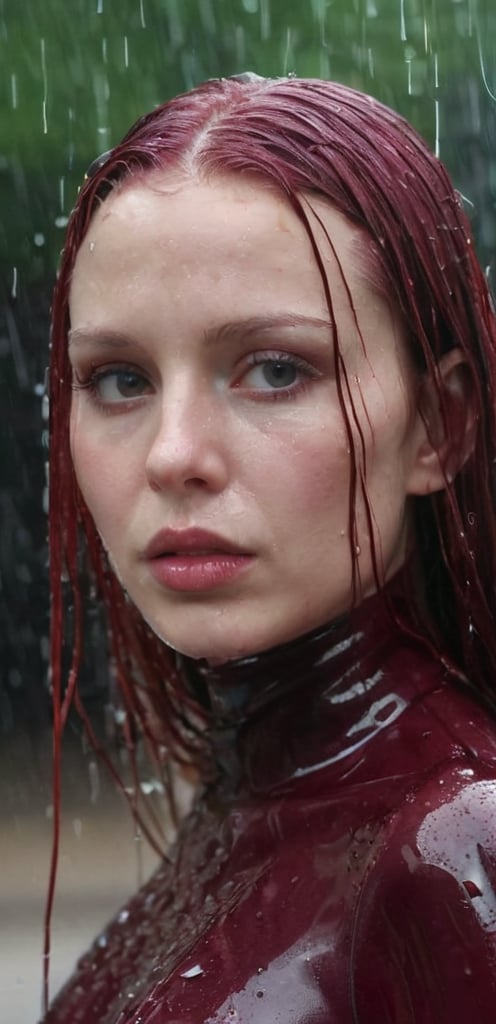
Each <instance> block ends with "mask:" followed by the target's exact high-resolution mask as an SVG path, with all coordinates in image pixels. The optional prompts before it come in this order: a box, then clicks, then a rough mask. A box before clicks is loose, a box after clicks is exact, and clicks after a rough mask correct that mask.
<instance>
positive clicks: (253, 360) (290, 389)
mask: <svg viewBox="0 0 496 1024" xmlns="http://www.w3.org/2000/svg"><path fill="white" fill-rule="evenodd" d="M269 363H272V364H275V363H279V364H286V365H288V366H290V367H293V368H294V369H295V370H296V371H299V373H300V375H302V377H303V378H304V379H300V380H299V381H298V380H297V381H295V383H294V384H290V385H287V386H286V387H280V388H277V387H274V388H271V387H267V388H266V389H265V388H253V389H251V391H252V395H251V397H253V398H254V400H255V401H262V402H264V401H281V400H283V401H286V402H287V401H288V400H291V399H294V398H297V397H298V396H299V395H300V394H301V393H302V392H304V391H305V389H306V388H307V387H308V386H309V385H310V383H311V382H312V381H315V380H318V379H319V378H320V377H321V376H322V374H321V372H320V371H318V370H317V369H315V367H313V366H312V365H311V364H309V363H307V362H306V360H304V359H301V358H300V357H299V356H296V355H292V354H289V353H287V352H277V351H275V352H267V351H264V352H254V353H253V354H252V355H251V356H250V357H249V361H248V365H247V366H245V367H244V368H243V370H242V371H241V373H240V375H239V377H238V381H239V383H237V382H235V383H234V384H233V385H231V386H232V387H233V388H234V389H239V390H241V389H242V388H243V385H242V381H243V378H244V377H245V376H246V374H247V373H249V371H250V370H252V369H253V368H254V367H256V366H264V365H265V364H269ZM119 373H122V374H126V373H127V374H134V375H135V376H136V378H137V379H141V380H142V381H144V382H145V386H146V383H148V381H147V377H146V376H145V375H144V374H143V373H141V372H140V371H139V370H138V369H135V368H134V367H133V366H130V365H129V364H127V365H115V366H108V367H105V368H103V369H100V368H99V367H98V366H93V367H90V369H89V370H88V373H87V375H86V376H82V375H80V374H79V373H78V372H77V371H74V377H73V381H72V390H73V391H87V392H88V394H89V396H90V398H91V400H92V401H93V402H94V403H95V404H96V405H97V406H98V407H99V408H100V409H101V410H102V412H107V413H111V412H112V411H115V410H117V409H120V408H122V406H123V405H130V404H134V403H136V402H137V400H138V399H139V398H140V397H146V394H145V395H143V396H140V395H138V396H136V397H133V398H131V397H130V398H127V399H126V398H125V397H124V396H123V397H122V400H121V401H120V402H119V401H116V402H108V401H104V400H103V399H102V398H101V396H100V394H99V390H98V389H99V385H100V384H101V382H102V381H103V380H105V379H106V378H109V377H112V376H113V375H117V374H119ZM243 390H246V391H248V392H249V391H250V388H249V387H247V388H245V389H243Z"/></svg>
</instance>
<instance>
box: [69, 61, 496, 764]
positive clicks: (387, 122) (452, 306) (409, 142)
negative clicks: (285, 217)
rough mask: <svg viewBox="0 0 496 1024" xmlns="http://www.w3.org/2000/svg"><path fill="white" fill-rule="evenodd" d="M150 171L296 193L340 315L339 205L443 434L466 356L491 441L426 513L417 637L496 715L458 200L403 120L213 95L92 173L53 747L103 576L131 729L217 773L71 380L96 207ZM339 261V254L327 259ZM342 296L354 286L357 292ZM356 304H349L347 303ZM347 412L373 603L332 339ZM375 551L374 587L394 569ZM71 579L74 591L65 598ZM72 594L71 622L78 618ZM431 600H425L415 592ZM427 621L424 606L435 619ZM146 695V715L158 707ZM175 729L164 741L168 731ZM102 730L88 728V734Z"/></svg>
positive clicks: (267, 92)
mask: <svg viewBox="0 0 496 1024" xmlns="http://www.w3.org/2000/svg"><path fill="white" fill-rule="evenodd" d="M150 171H160V172H164V173H169V172H170V173H174V174H175V175H177V174H179V175H182V176H185V177H188V176H196V177H198V176H200V177H202V178H207V179H208V177H209V176H212V177H214V176H219V175H238V176H239V175H247V176H250V177H251V178H253V176H254V175H255V176H257V178H258V179H261V180H263V181H264V182H266V183H267V184H270V186H271V187H273V188H275V189H276V190H277V191H278V192H279V193H280V194H282V195H284V196H285V197H286V199H287V202H288V203H289V204H290V205H291V207H292V208H293V210H294V211H295V214H296V215H297V217H298V218H299V219H300V221H301V222H302V223H303V225H304V228H305V230H306V232H307V234H308V237H309V240H310V243H311V246H312V251H313V255H314V258H315V261H316V264H317V266H318V268H319V271H320V274H321V276H322V282H323V286H324V289H325V293H326V298H327V302H328V305H329V310H330V313H331V316H330V319H331V322H332V321H333V317H332V294H331V292H330V289H329V285H328V281H327V278H326V274H325V269H324V258H323V255H322V242H319V244H317V241H316V236H317V234H318V236H319V238H322V237H323V235H324V236H325V226H324V224H323V223H322V220H319V217H318V214H317V211H316V209H315V208H314V207H312V195H318V196H319V197H321V198H325V199H326V200H328V201H329V203H331V204H332V205H333V206H334V207H335V208H336V209H337V210H339V211H340V212H341V213H342V214H344V216H345V217H347V218H348V219H349V221H350V222H351V223H352V224H354V225H356V227H357V228H359V229H361V230H362V231H363V233H364V234H365V236H366V238H367V240H368V242H367V246H366V247H365V248H366V256H365V262H366V264H368V268H367V265H366V266H365V268H364V270H365V272H366V273H367V269H368V273H369V275H370V276H371V278H373V279H374V280H376V282H377V285H378V287H380V288H381V291H382V292H383V293H385V294H386V295H387V297H388V299H389V301H390V303H391V305H392V306H393V308H394V309H395V310H396V312H397V314H398V315H399V317H400V320H401V322H402V326H403V333H404V335H405V338H406V341H407V345H408V347H409V350H410V352H411V355H412V358H413V360H414V365H415V366H416V367H417V368H418V372H419V374H420V375H427V377H428V378H429V379H431V380H432V384H433V387H434V388H435V389H436V393H437V398H438V401H439V406H440V409H441V413H442V415H443V416H444V418H445V426H447V427H448V426H449V416H448V412H447V409H446V404H445V398H444V394H443V387H442V381H441V378H440V375H439V374H438V373H437V371H436V366H437V363H438V361H439V360H440V358H441V357H442V356H443V355H444V354H445V353H447V352H449V351H450V350H451V349H454V348H457V349H459V350H460V351H461V352H462V354H463V357H464V360H465V363H466V369H465V372H466V374H467V375H468V377H469V379H470V381H471V388H472V390H473V402H474V406H475V409H476V414H477V419H478V427H477V436H476V440H475V446H474V449H473V452H472V454H471V455H470V456H469V458H468V459H467V460H466V462H465V464H464V466H463V467H462V469H461V470H460V472H459V473H458V475H457V476H456V478H455V479H454V480H451V479H448V478H447V479H446V487H445V489H444V490H443V491H440V492H439V493H436V494H432V495H429V496H428V497H421V498H414V499H412V504H413V519H414V532H415V551H416V556H417V557H416V563H417V564H418V565H420V578H421V579H422V581H423V593H424V598H423V600H422V601H420V600H419V601H416V599H412V605H413V607H412V616H413V619H412V621H413V622H414V623H415V627H414V628H415V629H416V630H418V632H419V633H421V634H422V635H423V636H424V637H426V639H427V641H428V642H429V643H430V644H431V646H432V648H433V649H434V650H435V651H436V652H439V656H440V657H442V658H443V660H444V662H445V664H449V665H450V666H451V667H452V668H453V670H454V671H456V672H457V673H458V674H459V675H460V676H461V677H466V678H467V679H468V680H469V682H470V685H472V687H473V688H474V689H475V690H476V691H477V692H478V693H479V694H480V695H481V697H483V698H484V699H486V700H487V701H489V702H491V701H492V703H493V705H495V704H496V695H495V693H494V690H493V689H492V687H493V679H494V678H496V630H495V628H494V610H495V599H494V586H495V580H496V564H495V560H496V545H495V529H496V515H495V494H494V468H495V460H496V450H495V446H496V430H495V400H496V357H495V340H496V327H495V318H494V313H493V309H492V306H491V301H490V295H489V292H488V288H487V284H486V280H485V278H484V275H483V274H482V272H481V269H480V266H479V264H478V261H477V258H476V255H475V252H474V246H473V242H472V238H471V234H470V228H469V224H468V222H467V218H466V216H465V214H464V212H463V209H462V206H461V203H460V199H459V196H458V194H457V193H456V191H455V190H454V188H453V186H452V184H451V182H450V180H449V177H448V175H447V173H446V171H445V169H444V167H443V166H442V164H441V163H440V162H439V160H438V159H437V158H436V157H435V156H434V155H433V154H432V153H431V152H430V151H429V149H428V147H427V146H426V144H425V143H424V142H423V141H422V140H421V139H420V137H419V136H418V135H417V133H416V132H415V131H414V130H413V129H412V128H411V127H410V125H408V124H407V123H406V122H405V121H404V120H403V119H402V118H401V117H400V116H399V115H398V114H396V113H394V112H393V111H392V110H390V109H388V108H387V107H385V106H383V105H382V104H381V103H379V102H377V101H376V100H374V99H372V98H371V97H369V96H366V95H364V94H362V93H360V92H357V91H355V90H353V89H350V88H347V87H345V86H342V85H338V84H335V83H332V82H324V81H318V80H310V79H308V80H303V79H294V78H293V79H291V78H290V79H274V80H269V79H261V78H259V77H258V76H256V75H249V74H248V75H244V76H238V77H235V78H231V79H219V80H213V81H209V82H206V83H204V84H203V85H200V86H199V87H198V88H196V89H193V90H192V91H190V92H188V93H186V94H184V95H180V96H177V97H175V98H174V99H172V100H170V101H169V102H167V103H165V104H163V105H162V106H160V107H158V108H157V109H155V110H154V111H152V112H151V113H149V114H147V115H146V116H144V117H142V118H140V120H139V121H137V123H136V124H135V125H134V126H133V127H132V128H131V130H130V131H129V132H128V133H127V135H126V136H125V137H124V139H123V140H122V142H121V143H120V144H119V145H117V146H116V147H115V148H114V149H113V150H111V151H110V152H109V153H106V154H104V155H103V157H102V158H99V159H98V160H97V161H95V163H94V164H93V165H92V166H91V168H90V172H89V174H88V177H87V180H86V181H85V183H84V185H83V187H82V189H81V191H80V194H79V197H78V201H77V204H76V207H75V210H74V212H73V214H72V217H71V220H70V223H69V227H68V233H67V241H66V245H65V249H64V251H63V254H62V261H61V267H60V273H59V276H58V281H57V285H56V289H55V295H54V301H53V328H52V352H51V378H50V404H51V470H50V490H51V502H52V513H51V524H50V548H51V568H50V573H51V587H52V685H53V692H54V707H55V710H54V723H55V731H56V740H55V742H56V743H57V742H59V743H60V734H61V731H62V728H63V724H64V721H65V719H66V717H67V713H68V709H69V706H70V704H71V701H73V700H74V701H75V702H76V704H77V705H78V706H79V708H80V711H81V714H82V715H83V717H84V716H85V712H84V708H83V707H82V704H81V701H80V699H79V696H78V690H77V674H78V666H79V663H80V660H81V652H82V643H83V639H82V620H83V605H84V599H83V594H84V585H85V584H84V581H85V580H86V579H87V577H88V573H89V574H90V576H91V577H92V579H93V580H94V582H95V584H96V588H97V591H98V593H99V596H100V599H101V601H102V602H103V605H104V607H105V610H106V614H107V620H108V628H109V644H110V650H111V663H112V666H113V673H114V676H115V679H116V682H117V685H118V687H119V690H120V693H121V697H122V701H123V705H124V708H125V710H126V713H127V722H128V742H129V744H130V745H131V746H132V744H133V735H134V732H133V730H134V728H135V725H136V723H138V725H139V728H140V730H141V732H143V733H144V734H145V736H148V737H149V738H150V739H151V740H153V741H154V743H155V746H157V744H159V745H161V746H162V748H163V752H164V760H165V761H166V760H167V756H168V755H169V754H170V755H171V756H173V757H174V758H176V759H179V760H181V759H185V760H187V759H190V758H192V759H193V761H194V762H195V763H196V764H197V766H198V767H199V770H200V772H201V773H206V772H208V764H209V762H208V750H207V748H206V740H205V734H204V732H203V730H202V728H201V723H202V720H203V714H204V713H203V710H202V706H201V702H199V701H197V700H196V699H195V698H194V696H193V694H192V692H191V689H190V688H189V687H188V686H187V685H186V683H185V676H184V674H183V673H182V672H180V671H178V669H177V667H176V663H175V660H174V657H173V656H172V655H171V652H170V651H169V650H168V649H167V647H166V646H165V645H164V644H163V643H162V642H161V641H160V640H159V639H158V638H157V637H156V636H155V635H154V634H153V633H152V631H151V630H150V629H149V628H148V626H147V625H146V623H145V622H144V621H143V619H142V617H141V615H140V614H139V612H138V611H137V609H136V608H135V607H134V606H133V604H132V603H131V602H130V601H129V600H128V598H127V597H126V595H125V593H124V592H123V590H122V588H121V585H120V583H119V582H118V580H117V578H116V576H115V574H114V573H113V571H112V569H111V567H110V565H109V564H108V560H107V556H106V553H105V551H104V549H103V546H102V544H101V542H100V539H99V536H98V534H97V531H96V528H95V524H94V523H93V520H92V517H91V515H90V513H89V511H88V509H87V507H86V505H85V503H84V500H83V498H82V495H81V493H80V491H79V489H78V486H77V482H76V478H75V474H74V470H73V467H72V462H71V456H70V449H69V415H70V404H71V386H70V378H71V371H70V366H69V361H68V354H67V332H68V329H69V312H68V297H69V289H70V283H71V275H72V272H73V268H74V262H75V258H76V255H77V252H78V249H79V247H80V245H81V243H82V240H83V238H84V237H85V233H86V231H87V229H88V226H89V223H90V221H91V218H92V216H93V214H94V212H95V210H96V209H97V208H98V206H99V205H100V204H101V203H102V202H105V198H106V197H107V195H108V194H109V193H110V192H111V191H112V190H114V189H116V188H120V187H127V184H128V183H131V184H132V182H133V180H139V179H140V178H141V177H143V176H146V175H147V174H148V173H149V172H150ZM327 244H328V245H329V246H330V247H331V250H332V239H331V238H330V237H329V236H326V237H325V245H327ZM343 281H344V285H345V287H347V284H346V281H345V279H344V277H343ZM348 294H349V297H350V302H351V295H350V293H349V291H348ZM334 344H335V354H334V358H335V364H336V372H337V380H338V388H339V396H340V402H341V407H342V411H343V417H344V422H345V425H346V430H347V434H348V440H349V445H350V452H351V455H350V460H351V474H350V497H349V509H350V513H349V516H350V519H349V523H350V526H349V542H350V552H351V556H352V563H351V564H352V566H353V585H354V588H355V591H356V592H357V593H358V592H359V567H358V561H357V558H356V554H355V548H356V532H355V531H356V523H355V515H354V510H355V507H356V503H357V498H358V496H361V497H362V498H363V500H364V501H365V507H366V509H368V514H369V527H370V531H371V539H372V522H373V520H372V510H371V509H370V507H369V504H368V501H367V490H366V484H367V482H366V471H365V465H364V457H363V456H364V440H363V436H362V435H361V428H360V422H359V419H358V417H357V415H356V414H355V411H354V408H353V403H352V400H351V390H350V387H349V384H348V380H347V377H346V371H345V367H344V365H343V360H342V356H341V350H340V345H339V337H338V336H337V333H335V337H334ZM376 547H377V545H372V548H373V553H374V571H375V575H376V582H377V584H378V585H380V584H381V582H382V578H381V566H380V553H378V552H377V551H376ZM64 577H65V578H66V580H67V581H68V583H63V582H61V581H62V580H63V578H64ZM66 586H68V587H69V591H70V601H71V605H72V610H71V612H70V613H69V614H66V613H65V612H64V601H66V602H67V595H66V593H65V588H66ZM417 592H418V588H417V589H415V588H412V594H413V593H417ZM421 606H422V607H421ZM68 629H70V630H71V631H72V640H73V645H72V662H71V665H70V667H69V669H68V673H67V674H68V680H69V681H68V683H66V682H65V681H64V679H63V675H64V668H63V666H64V657H63V654H62V651H63V637H64V634H65V633H66V632H67V630H68ZM145 695H146V699H143V697H144V696H145ZM156 722H158V723H159V724H160V730H161V732H160V736H159V737H158V738H157V734H156V731H155V725H154V724H153V723H156ZM87 726H88V728H89V729H91V726H90V723H89V722H88V721H87Z"/></svg>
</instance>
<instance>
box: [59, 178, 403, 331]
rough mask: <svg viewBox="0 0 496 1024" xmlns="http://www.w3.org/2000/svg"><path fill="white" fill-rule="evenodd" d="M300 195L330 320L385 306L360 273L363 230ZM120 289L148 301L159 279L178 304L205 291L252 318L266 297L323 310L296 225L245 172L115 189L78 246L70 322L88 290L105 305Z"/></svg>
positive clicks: (283, 205)
mask: <svg viewBox="0 0 496 1024" xmlns="http://www.w3.org/2000/svg"><path fill="white" fill-rule="evenodd" d="M298 198H299V201H300V202H301V204H302V207H303V209H304V212H305V215H306V217H307V219H308V222H309V225H310V228H311V231H312V235H313V239H314V241H315V243H316V245H317V246H318V249H319V253H320V256H321V259H322V263H323V267H324V270H325V275H326V278H327V282H328V284H329V291H330V294H331V300H332V306H333V312H334V313H335V315H336V318H338V316H339V314H340V313H341V315H342V316H347V317H349V316H350V314H351V312H352V311H353V313H355V312H356V313H357V314H359V315H360V314H361V313H362V312H363V313H364V314H365V315H366V316H367V315H368V313H369V311H370V308H371V307H373V308H374V309H375V310H378V309H379V307H381V306H382V305H383V302H382V299H381V297H380V296H379V293H378V291H377V289H375V288H373V287H372V285H371V284H370V275H367V273H365V274H364V273H363V267H364V265H365V269H366V270H367V267H368V264H369V262H370V257H369V256H368V255H367V257H366V260H364V258H363V253H364V251H366V241H365V240H364V236H363V233H362V232H361V231H360V230H359V229H358V228H356V227H355V226H354V225H352V224H351V223H350V222H349V221H348V220H347V219H346V218H345V217H344V216H343V215H342V214H340V213H339V211H337V210H336V209H334V208H333V207H332V206H331V205H330V204H329V203H328V202H326V200H325V199H323V198H322V197H319V196H316V195H314V194H311V195H310V194H302V195H300V196H299V197H298ZM123 282H125V283H126V289H127V292H126V294H128V295H129V293H130V292H131V291H132V289H133V288H134V290H135V293H136V295H139V294H144V292H145V291H146V292H148V293H149V292H150V288H151V284H152V283H153V282H155V286H156V287H155V293H154V294H157V293H160V292H163V291H164V282H165V283H168V284H169V285H170V286H171V287H172V288H173V289H174V298H175V299H177V298H178V297H179V296H180V294H181V295H187V293H188V291H189V293H190V294H191V292H192V291H193V290H194V291H196V292H197V293H199V292H200V291H201V289H202V286H204V288H205V289H208V288H210V289H211V290H212V294H213V295H215V297H216V298H217V299H218V301H219V302H220V301H221V300H222V297H223V296H224V298H225V300H226V301H229V302H231V301H232V302H235V303H237V304H239V302H240V301H241V298H242V300H243V303H244V305H245V306H249V307H250V309H247V310H246V312H247V314H250V313H251V314H252V315H254V314H256V312H257V308H256V307H257V305H259V304H260V303H261V302H264V301H265V300H266V298H267V296H268V294H269V293H270V294H272V296H273V301H274V302H277V301H278V300H277V295H279V296H280V302H281V303H283V304H287V302H288V301H289V299H290V298H291V302H292V304H293V305H294V306H295V308H296V309H297V307H298V306H301V309H300V311H301V312H308V311H309V310H308V308H307V307H309V306H313V307H314V308H313V312H314V313H315V314H316V315H321V316H326V315H328V313H329V309H328V305H327V301H326V295H325V288H324V284H323V280H322V276H321V273H320V271H319V268H318V264H317V261H316V259H315V253H314V251H313V247H312V243H311V240H310V237H309V234H308V231H307V230H306V228H305V226H304V223H303V221H302V219H301V218H300V217H298V215H297V214H296V212H295V210H294V209H293V208H292V206H291V205H290V202H289V201H288V199H287V198H286V197H285V196H284V195H283V194H282V193H281V192H279V191H278V190H277V189H276V188H275V186H273V185H271V183H270V182H266V181H262V180H260V179H257V178H254V177H251V176H245V175H241V174H239V175H232V176H229V177H220V176H219V177H214V178H209V179H208V180H198V179H191V178H184V177H182V178H181V177H179V176H177V175H164V174H162V173H158V172H153V173H149V174H147V175H146V176H143V177H139V178H137V179H133V178H128V179H126V181H125V182H124V183H123V185H122V186H120V187H119V186H118V187H117V188H116V190H115V191H114V192H113V193H111V194H110V195H109V196H108V197H107V199H106V200H105V201H104V202H103V203H102V205H101V206H100V207H99V209H98V210H97V211H96V213H95V215H94V217H93V219H92V221H91V223H90V227H89V230H88V232H87V235H86V238H85V239H84V241H83V243H82V245H81V247H80V250H79V253H78V256H77V259H76V265H75V269H74V274H73V281H72V287H71V294H70V306H71V320H73V318H74V316H76V318H77V317H78V316H79V315H80V314H81V313H85V311H86V310H87V307H88V301H89V294H88V293H89V291H91V301H92V302H97V303H98V302H103V301H104V300H105V299H106V298H107V296H108V294H109V288H111V287H112V286H113V285H114V284H115V288H116V290H117V288H119V287H122V284H123ZM243 282H245V283H246V289H245V290H244V293H242V289H241V288H240V287H239V286H240V285H242V284H243ZM231 286H232V289H234V290H231V291H230V290H229V289H230V287H231ZM168 297H169V299H170V297H171V294H170V292H169V295H168ZM350 299H351V302H350ZM83 305H84V306H85V307H86V309H82V307H83ZM316 307H318V309H317V308H316ZM297 311H298V310H297ZM83 318H85V316H83Z"/></svg>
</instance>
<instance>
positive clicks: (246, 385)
mask: <svg viewBox="0 0 496 1024" xmlns="http://www.w3.org/2000/svg"><path fill="white" fill-rule="evenodd" d="M249 362H250V364H251V365H249V366H248V367H247V368H246V369H245V370H243V372H242V373H241V374H240V376H239V377H238V378H237V380H236V382H235V384H234V387H236V388H242V389H244V390H247V391H255V392H257V391H258V392H264V391H265V392H266V393H267V394H271V393H274V392H278V391H279V392H282V394H283V395H284V393H286V394H288V395H293V394H294V393H295V392H296V391H298V390H299V389H300V388H301V387H304V386H305V385H306V384H307V383H308V382H309V381H310V380H314V379H316V378H318V377H320V373H319V372H318V371H317V370H316V369H315V368H314V367H312V366H311V365H310V364H309V363H307V362H306V361H305V360H304V359H300V358H299V357H298V356H294V355H290V354H289V353H283V352H277V353H274V354H272V353H268V352H254V353H253V354H252V355H251V356H250V358H249Z"/></svg>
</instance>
